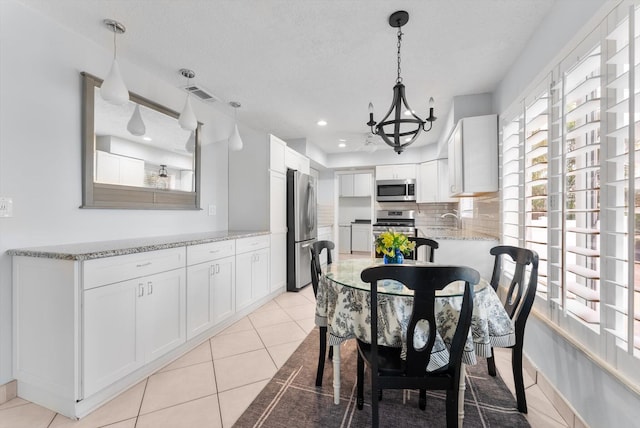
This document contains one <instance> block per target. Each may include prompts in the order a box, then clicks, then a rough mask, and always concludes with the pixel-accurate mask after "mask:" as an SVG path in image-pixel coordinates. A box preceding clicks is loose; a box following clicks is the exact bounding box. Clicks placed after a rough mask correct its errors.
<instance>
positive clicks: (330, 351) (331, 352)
mask: <svg viewBox="0 0 640 428" xmlns="http://www.w3.org/2000/svg"><path fill="white" fill-rule="evenodd" d="M329 360H331V361H333V346H329Z"/></svg>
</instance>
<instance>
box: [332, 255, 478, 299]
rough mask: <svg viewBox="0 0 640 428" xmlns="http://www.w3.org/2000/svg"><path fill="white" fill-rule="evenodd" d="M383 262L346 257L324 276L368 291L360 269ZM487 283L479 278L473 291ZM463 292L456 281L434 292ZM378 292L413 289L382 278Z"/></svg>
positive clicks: (407, 292)
mask: <svg viewBox="0 0 640 428" xmlns="http://www.w3.org/2000/svg"><path fill="white" fill-rule="evenodd" d="M382 264H384V262H383V260H382V259H374V258H361V259H347V260H338V261H335V262H333V263H332V264H330V265H329V266H327V269H326V272H325V276H326V278H327V280H329V281H332V282H335V283H338V284H340V285H343V286H346V287H351V288H355V289H359V290H364V291H369V290H370V286H369V283H368V282H363V281H362V280H361V279H360V274H361V273H362V271H363V270H364V269H366V268H368V267H371V266H377V265H382ZM404 264H415V265H420V266H429V265H435V266H437V265H438V264H437V263H429V262H423V261H415V260H406V259H405V261H404ZM488 285H489V283H488V282H487V281H486V280H485V279H483V278H481V279H480V282H479V283H478V284H476V285H475V286H474V291H475V292H476V293H477V292H479V291H482V290H484V289H485V288H486V287H487V286H488ZM463 292H464V282H463V281H456V282H452V283H451V284H449V285H448V286H446V287H445V288H444V289H442V290H441V291H438V292H436V295H438V296H456V295H462V293H463ZM378 293H382V294H391V295H396V296H413V290H410V289H408V288H407V287H405V286H404V285H402V284H401V283H399V282H398V281H393V280H390V279H389V280H383V281H378Z"/></svg>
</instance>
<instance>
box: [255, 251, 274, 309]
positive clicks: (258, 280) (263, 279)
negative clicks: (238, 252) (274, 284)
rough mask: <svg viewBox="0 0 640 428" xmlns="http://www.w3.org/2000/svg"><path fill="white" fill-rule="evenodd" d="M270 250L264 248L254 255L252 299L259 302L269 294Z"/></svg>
mask: <svg viewBox="0 0 640 428" xmlns="http://www.w3.org/2000/svg"><path fill="white" fill-rule="evenodd" d="M270 289H271V286H270V277H269V248H263V249H261V250H258V251H255V252H254V253H253V262H252V264H251V299H252V300H254V301H255V300H257V299H259V298H261V297H264V296H266V295H267V294H269V290H270Z"/></svg>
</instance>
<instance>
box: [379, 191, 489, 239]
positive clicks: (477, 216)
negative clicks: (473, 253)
mask: <svg viewBox="0 0 640 428" xmlns="http://www.w3.org/2000/svg"><path fill="white" fill-rule="evenodd" d="M470 199H471V206H472V208H471V209H469V210H468V211H466V212H465V215H466V216H465V217H462V228H463V229H465V230H473V231H474V232H476V233H482V234H485V235H489V236H494V237H496V238H498V236H499V233H500V214H499V207H500V203H499V199H498V193H492V194H487V195H484V196H478V197H474V198H470ZM459 205H460V204H459V203H458V202H443V203H427V204H416V203H412V202H404V203H403V202H399V203H393V204H392V203H382V204H381V203H376V206H375V209H376V211H378V210H414V211H415V214H416V227H420V228H441V227H444V228H452V229H453V228H456V226H457V224H456V219H455V218H454V217H452V216H448V217H445V218H442V215H443V214H446V213H453V212H454V210H456V211H458V213H459V212H460V209H459ZM467 215H468V216H467Z"/></svg>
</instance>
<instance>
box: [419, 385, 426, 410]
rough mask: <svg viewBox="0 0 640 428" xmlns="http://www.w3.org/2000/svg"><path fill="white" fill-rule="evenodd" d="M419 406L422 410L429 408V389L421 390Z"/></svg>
mask: <svg viewBox="0 0 640 428" xmlns="http://www.w3.org/2000/svg"><path fill="white" fill-rule="evenodd" d="M418 407H419V408H420V410H425V409H426V408H427V390H426V389H421V390H420V397H419V398H418Z"/></svg>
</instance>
